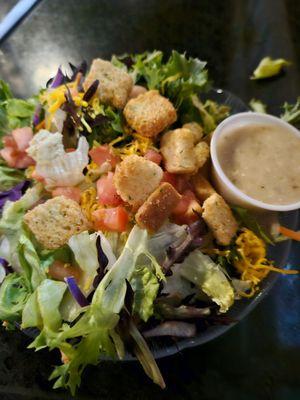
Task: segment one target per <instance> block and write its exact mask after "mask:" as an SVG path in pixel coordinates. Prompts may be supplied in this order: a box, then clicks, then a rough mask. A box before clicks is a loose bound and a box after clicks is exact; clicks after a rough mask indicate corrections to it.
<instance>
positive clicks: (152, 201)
mask: <svg viewBox="0 0 300 400" xmlns="http://www.w3.org/2000/svg"><path fill="white" fill-rule="evenodd" d="M180 198H181V196H180V194H179V193H178V192H177V191H176V190H175V189H174V187H173V186H172V185H170V184H169V183H162V184H161V185H160V186H159V187H158V188H157V189H156V190H155V191H154V192H153V193H152V194H150V196H149V197H148V199H147V200H146V201H145V203H144V204H143V205H142V206H141V207H140V208H139V210H138V212H137V214H136V216H135V219H136V222H137V224H138V225H139V226H140V227H141V228H143V229H147V230H148V231H150V232H155V231H157V230H158V229H159V228H160V227H161V226H162V225H163V223H164V222H165V220H166V219H167V218H168V216H169V215H170V214H171V213H172V211H173V209H174V208H175V207H176V205H177V204H178V202H179V200H180Z"/></svg>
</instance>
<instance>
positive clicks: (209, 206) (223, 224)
mask: <svg viewBox="0 0 300 400" xmlns="http://www.w3.org/2000/svg"><path fill="white" fill-rule="evenodd" d="M202 217H203V219H204V221H205V222H206V224H207V225H208V227H209V228H210V229H211V231H212V233H213V235H214V237H215V239H216V240H217V242H218V243H219V244H221V245H223V246H227V245H229V244H230V242H231V239H232V238H233V237H234V235H235V234H236V231H237V229H238V224H237V222H236V220H235V218H234V216H233V214H232V212H231V210H230V208H229V206H228V204H227V203H226V202H225V201H224V199H223V198H222V197H221V196H220V195H219V194H217V193H214V194H212V195H211V196H210V197H209V198H208V199H206V200H205V202H204V203H203V213H202Z"/></svg>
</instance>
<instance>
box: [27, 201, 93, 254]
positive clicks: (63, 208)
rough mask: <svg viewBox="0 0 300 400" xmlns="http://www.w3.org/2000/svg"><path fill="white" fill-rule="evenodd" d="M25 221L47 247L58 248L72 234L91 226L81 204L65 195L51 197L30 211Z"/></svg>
mask: <svg viewBox="0 0 300 400" xmlns="http://www.w3.org/2000/svg"><path fill="white" fill-rule="evenodd" d="M24 221H25V223H26V224H27V225H28V227H29V229H30V230H31V231H32V233H33V234H34V235H35V237H36V239H37V241H38V242H40V243H41V244H42V245H43V246H44V247H45V248H46V249H57V248H59V247H61V246H63V245H64V244H66V243H67V242H68V240H69V239H70V237H71V236H73V235H75V234H76V233H80V232H82V231H85V230H87V229H88V228H89V224H88V221H87V220H86V218H85V216H84V214H83V212H82V210H81V208H80V206H79V205H78V204H77V203H76V202H75V201H74V200H71V199H67V198H66V197H64V196H58V197H55V198H53V199H50V200H48V201H46V202H45V203H44V204H40V205H39V206H37V207H35V208H34V209H33V210H31V211H28V212H27V213H26V214H25V217H24Z"/></svg>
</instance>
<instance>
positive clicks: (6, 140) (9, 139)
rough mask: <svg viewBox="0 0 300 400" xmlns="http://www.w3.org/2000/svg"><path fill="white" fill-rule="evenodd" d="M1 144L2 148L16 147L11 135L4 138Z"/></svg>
mask: <svg viewBox="0 0 300 400" xmlns="http://www.w3.org/2000/svg"><path fill="white" fill-rule="evenodd" d="M2 142H3V145H4V147H17V144H16V142H15V139H14V138H13V137H12V136H11V135H7V136H4V137H3V139H2Z"/></svg>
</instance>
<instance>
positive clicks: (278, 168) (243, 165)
mask: <svg viewBox="0 0 300 400" xmlns="http://www.w3.org/2000/svg"><path fill="white" fill-rule="evenodd" d="M217 155H218V159H219V163H220V165H221V167H222V169H223V171H224V173H225V174H226V176H227V177H228V178H229V179H230V181H231V182H232V183H233V184H234V185H235V186H237V187H238V188H239V189H240V190H241V191H243V192H244V193H245V194H247V195H248V196H250V197H252V198H254V199H256V200H260V201H263V202H264V203H268V204H292V203H296V202H298V201H300V137H297V136H296V135H294V134H293V133H292V132H290V131H289V130H287V129H284V128H282V127H279V126H277V125H272V124H248V125H241V126H238V127H235V128H232V129H231V130H228V131H225V132H224V133H223V134H222V135H221V136H220V137H219V140H218V143H217Z"/></svg>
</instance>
